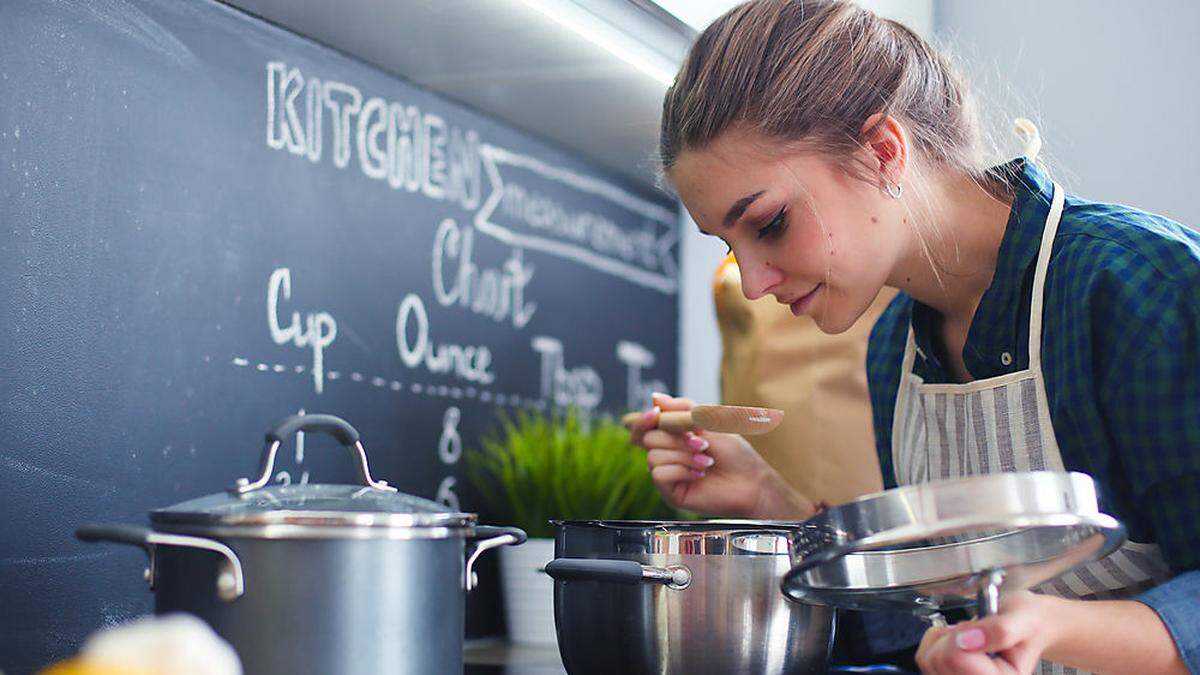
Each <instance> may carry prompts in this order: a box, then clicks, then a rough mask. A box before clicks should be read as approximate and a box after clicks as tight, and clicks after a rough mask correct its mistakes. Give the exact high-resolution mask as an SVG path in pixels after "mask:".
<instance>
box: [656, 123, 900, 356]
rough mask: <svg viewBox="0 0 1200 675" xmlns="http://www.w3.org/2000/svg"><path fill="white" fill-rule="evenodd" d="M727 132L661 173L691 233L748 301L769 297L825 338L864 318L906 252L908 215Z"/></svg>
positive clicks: (811, 161) (850, 182)
mask: <svg viewBox="0 0 1200 675" xmlns="http://www.w3.org/2000/svg"><path fill="white" fill-rule="evenodd" d="M770 147H771V146H770V142H769V141H767V140H765V139H763V138H762V137H759V136H753V135H750V134H747V133H744V132H737V131H733V132H727V133H725V134H722V135H721V136H719V137H718V138H717V139H716V140H714V141H713V142H711V143H709V144H708V145H707V146H705V147H704V148H701V149H698V150H687V151H684V152H683V153H681V154H680V156H679V157H678V159H677V160H676V162H675V164H674V165H673V166H672V167H671V169H670V171H669V172H668V178H669V179H670V180H671V182H672V184H673V185H674V186H675V189H676V191H677V192H678V193H679V196H680V198H681V199H682V200H683V203H684V206H685V207H687V210H688V212H689V213H690V214H691V216H692V219H693V220H695V221H696V224H697V225H699V227H700V231H701V232H702V233H704V234H707V235H712V236H717V237H720V238H721V239H723V240H724V241H725V243H726V244H727V245H728V246H729V247H730V249H731V250H732V251H733V253H734V256H735V257H736V258H737V261H738V267H739V268H740V270H741V275H742V292H743V293H744V294H745V296H746V297H747V298H748V299H750V300H755V299H758V298H760V297H763V296H764V295H772V296H774V297H775V299H776V301H778V302H780V303H781V304H785V305H789V306H790V308H791V310H792V313H793V314H796V315H797V316H798V315H801V314H807V315H810V316H812V318H813V320H814V321H816V323H817V326H818V327H820V329H821V330H822V331H824V332H826V333H841V332H842V331H845V330H846V329H848V328H850V326H852V325H853V324H854V322H855V321H856V320H857V319H858V317H859V316H861V315H862V313H863V312H865V311H866V310H867V308H868V307H869V306H870V304H871V302H872V301H873V300H874V299H875V296H876V295H877V294H878V293H879V290H880V289H881V288H882V287H883V286H884V284H885V283H886V281H887V279H888V277H889V275H890V273H891V271H892V270H893V269H894V268H895V267H896V266H897V261H898V260H899V259H900V257H901V255H902V252H903V250H904V248H905V246H906V245H907V241H906V237H905V236H903V233H904V232H905V231H906V230H907V228H906V227H901V226H900V223H901V222H902V221H904V219H906V217H907V214H905V213H904V212H903V210H902V209H901V208H900V207H899V202H898V201H897V200H893V199H890V198H888V197H887V196H886V195H885V194H884V193H883V191H882V190H880V187H879V186H878V185H872V184H869V183H866V182H863V181H862V180H860V179H857V178H854V177H852V176H849V175H847V174H846V173H844V172H843V171H842V170H840V169H839V168H838V166H837V165H835V164H834V163H832V162H831V161H829V160H826V159H824V158H822V157H820V156H818V155H815V154H812V153H800V152H793V153H782V152H780V151H778V150H775V151H772V150H770Z"/></svg>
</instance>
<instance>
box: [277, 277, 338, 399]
mask: <svg viewBox="0 0 1200 675" xmlns="http://www.w3.org/2000/svg"><path fill="white" fill-rule="evenodd" d="M280 295H282V296H283V299H284V300H291V299H292V273H291V272H290V271H289V270H288V268H286V267H280V268H279V269H276V270H275V271H274V272H271V278H270V279H269V280H268V281H267V326H268V328H269V329H270V332H271V340H273V341H274V342H275V344H277V345H283V344H287V343H288V342H291V343H292V344H293V345H295V346H296V347H299V348H301V349H303V348H306V347H307V348H309V349H311V350H312V376H313V386H314V387H315V388H316V390H317V393H318V394H319V393H321V392H322V391H323V390H324V388H325V377H324V373H325V366H324V363H325V361H324V359H325V357H324V354H325V349H326V348H327V347H329V345H331V344H333V341H334V339H335V338H337V322H336V321H334V319H333V317H332V316H331V315H330V314H329V313H328V312H310V313H308V314H306V315H304V321H303V322H301V320H300V312H296V311H294V312H292V317H291V321H290V322H288V324H287V325H286V326H284V325H282V324H281V323H280V322H279V299H280ZM301 326H303V328H302V327H301ZM259 365H260V366H261V365H264V364H259ZM280 371H282V367H280Z"/></svg>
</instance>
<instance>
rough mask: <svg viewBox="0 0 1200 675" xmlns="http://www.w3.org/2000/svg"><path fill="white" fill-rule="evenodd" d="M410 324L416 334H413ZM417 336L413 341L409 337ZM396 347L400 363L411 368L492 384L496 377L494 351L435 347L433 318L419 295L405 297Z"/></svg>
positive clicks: (448, 345)
mask: <svg viewBox="0 0 1200 675" xmlns="http://www.w3.org/2000/svg"><path fill="white" fill-rule="evenodd" d="M410 324H411V325H412V327H413V328H414V329H415V331H410V330H409V326H410ZM413 332H415V334H414V335H413V336H412V338H411V339H410V337H409V334H410V333H413ZM396 346H397V348H398V349H399V350H400V360H401V361H403V362H404V365H406V366H408V367H409V368H418V367H420V366H422V365H424V366H425V368H426V369H428V370H429V372H431V373H438V374H441V373H452V374H453V375H454V376H455V377H458V378H461V379H464V380H467V381H468V382H478V383H480V384H491V382H492V381H493V380H495V379H496V376H495V375H494V374H493V373H491V372H490V371H489V370H488V368H490V367H491V365H492V350H490V349H488V348H487V347H485V346H482V345H467V346H463V345H458V344H453V343H442V344H434V343H433V342H432V341H431V340H430V337H429V314H428V313H426V311H425V303H423V302H422V301H421V298H420V297H419V296H418V295H416V294H415V293H409V294H408V295H406V296H404V299H403V300H402V301H401V302H400V308H399V309H398V310H397V311H396Z"/></svg>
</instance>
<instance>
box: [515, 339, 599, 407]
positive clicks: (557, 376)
mask: <svg viewBox="0 0 1200 675" xmlns="http://www.w3.org/2000/svg"><path fill="white" fill-rule="evenodd" d="M532 346H533V350H534V351H535V352H538V353H539V354H541V355H542V371H541V376H542V377H541V383H542V384H541V386H542V390H541V391H542V396H543V397H544V398H547V399H550V400H551V401H552V402H553V403H554V405H557V406H560V407H567V406H575V407H577V408H580V409H582V410H583V411H585V412H586V411H591V410H594V409H595V408H596V407H597V406H599V405H600V400H601V399H602V398H603V396H604V383H603V382H602V381H601V379H600V375H599V374H598V373H597V372H596V371H595V369H593V368H591V367H590V366H577V367H575V368H567V367H566V359H565V356H564V353H563V344H562V342H561V341H560V340H558V339H557V338H552V337H549V336H546V335H537V336H535V337H534V338H533V341H532Z"/></svg>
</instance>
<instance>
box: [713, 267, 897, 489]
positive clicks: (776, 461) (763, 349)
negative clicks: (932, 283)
mask: <svg viewBox="0 0 1200 675" xmlns="http://www.w3.org/2000/svg"><path fill="white" fill-rule="evenodd" d="M895 295H896V292H895V291H894V290H893V289H890V288H885V289H884V290H883V292H882V293H880V294H879V297H878V298H876V299H875V302H874V303H873V304H872V305H871V307H870V309H868V310H867V311H866V313H864V314H863V316H862V318H860V319H859V320H858V322H857V323H856V324H855V325H854V326H853V327H851V328H850V330H848V331H846V332H845V333H842V334H840V335H826V334H825V333H822V332H821V330H820V329H819V328H817V324H816V323H815V322H814V321H813V320H812V319H811V318H810V317H807V316H801V317H795V316H792V313H791V311H790V310H789V309H788V308H787V307H785V306H784V305H781V304H779V303H777V302H775V300H774V299H773V298H769V297H768V298H759V299H758V300H753V301H751V300H747V299H746V297H745V295H743V294H742V276H741V271H740V270H739V269H738V266H737V262H736V261H735V260H734V259H733V256H732V255H730V256H728V257H726V258H725V260H724V261H722V262H721V264H720V265H719V266H718V267H717V271H716V274H715V276H714V278H713V300H714V302H715V305H716V310H717V323H718V324H719V326H720V329H721V344H722V354H721V402H722V403H726V404H729V405H750V406H763V407H768V408H780V409H782V410H783V411H785V412H786V413H787V414H786V415H785V416H784V418H783V423H782V424H780V425H779V428H777V429H775V430H774V431H772V432H771V433H769V434H766V435H764V436H758V437H755V438H753V439H751V443H752V445H753V446H754V448H755V450H757V451H758V453H759V454H760V455H762V457H763V459H765V460H767V462H768V463H769V464H770V465H771V466H773V467H774V468H775V470H776V471H778V472H779V473H780V474H781V475H782V476H783V477H784V479H786V480H787V481H788V482H789V483H791V484H792V486H793V487H795V488H796V489H797V490H800V491H801V492H802V493H803V494H804V495H805V496H807V497H808V498H810V499H813V500H818V501H824V502H828V503H830V504H841V503H844V502H847V501H849V500H851V499H853V498H854V497H857V496H859V495H863V494H868V493H871V492H877V491H879V490H880V489H882V487H883V482H882V479H881V477H880V473H879V459H878V456H877V455H876V452H875V435H874V431H873V424H872V421H871V402H870V398H869V396H868V394H867V371H866V359H867V337H868V335H870V332H871V327H872V326H874V325H875V321H876V320H877V319H878V318H879V315H880V314H881V313H882V312H883V309H884V308H885V307H887V304H888V302H890V301H891V299H892V298H893V297H895Z"/></svg>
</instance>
